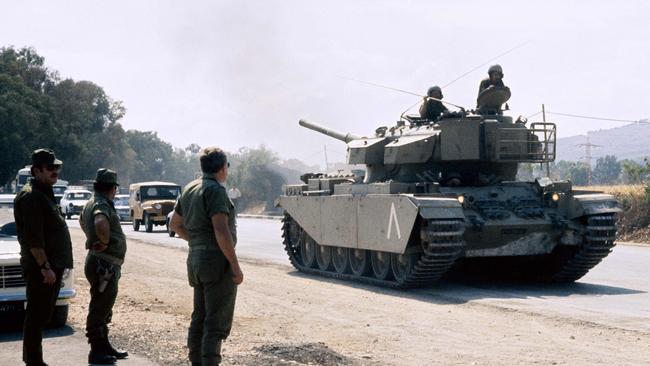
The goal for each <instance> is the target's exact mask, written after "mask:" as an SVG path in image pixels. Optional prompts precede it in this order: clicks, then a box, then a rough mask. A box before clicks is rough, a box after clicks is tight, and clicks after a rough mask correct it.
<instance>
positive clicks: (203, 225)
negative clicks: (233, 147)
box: [171, 147, 244, 366]
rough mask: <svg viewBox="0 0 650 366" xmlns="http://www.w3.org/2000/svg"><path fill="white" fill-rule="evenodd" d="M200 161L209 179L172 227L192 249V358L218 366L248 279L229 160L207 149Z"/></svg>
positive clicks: (191, 193)
mask: <svg viewBox="0 0 650 366" xmlns="http://www.w3.org/2000/svg"><path fill="white" fill-rule="evenodd" d="M200 161H201V171H203V177H202V178H199V179H196V180H194V181H192V182H190V183H189V184H188V185H187V186H185V188H184V189H183V193H182V194H181V197H180V198H179V199H178V203H177V204H176V208H175V209H174V215H173V216H172V222H171V227H172V229H173V230H174V231H175V232H176V233H178V235H179V236H180V237H181V238H183V239H185V240H187V241H188V246H189V254H188V257H187V276H188V279H189V282H190V286H192V288H193V289H194V311H193V312H192V320H191V323H190V329H189V332H188V337H187V345H188V347H189V358H190V361H191V362H192V365H193V366H201V365H203V366H207V365H210V366H215V365H218V364H219V363H220V362H221V342H222V341H223V340H224V339H226V337H228V335H229V334H230V329H231V328H232V320H233V314H234V310H235V297H236V295H237V286H236V285H239V284H240V283H242V281H243V280H244V275H243V273H242V271H241V269H240V267H239V261H238V260H237V254H236V253H235V244H236V243H237V231H236V230H237V229H236V224H235V220H236V219H235V207H234V206H233V204H232V201H231V200H230V199H229V198H228V194H227V193H226V189H225V182H226V178H227V177H228V166H229V163H228V162H227V160H226V154H225V153H224V152H223V151H222V150H221V149H219V148H216V147H210V148H206V149H204V150H203V152H202V154H201V156H200Z"/></svg>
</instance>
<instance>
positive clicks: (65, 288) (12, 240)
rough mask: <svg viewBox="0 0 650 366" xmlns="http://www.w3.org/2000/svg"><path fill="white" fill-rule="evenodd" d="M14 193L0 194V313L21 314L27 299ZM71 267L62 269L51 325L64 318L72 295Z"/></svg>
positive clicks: (73, 293)
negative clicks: (17, 231)
mask: <svg viewBox="0 0 650 366" xmlns="http://www.w3.org/2000/svg"><path fill="white" fill-rule="evenodd" d="M13 204H14V195H7V194H3V195H0V315H4V314H7V315H9V316H11V315H13V314H23V313H24V310H25V305H26V303H27V296H26V294H25V291H26V287H25V278H24V277H23V271H22V268H21V266H20V244H18V237H17V234H16V224H15V222H14V214H13ZM73 283H74V276H73V271H72V269H65V271H64V272H63V282H62V283H61V290H60V291H59V298H58V299H57V301H56V307H55V308H54V314H53V315H52V320H51V321H50V325H51V326H55V327H62V326H64V325H65V323H66V322H67V321H68V307H69V304H70V299H72V298H73V297H74V296H75V295H76V291H75V289H74V286H73Z"/></svg>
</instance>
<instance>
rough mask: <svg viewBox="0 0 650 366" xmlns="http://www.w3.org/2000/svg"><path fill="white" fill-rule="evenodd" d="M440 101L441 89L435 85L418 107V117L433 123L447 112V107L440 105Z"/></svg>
mask: <svg viewBox="0 0 650 366" xmlns="http://www.w3.org/2000/svg"><path fill="white" fill-rule="evenodd" d="M441 99H442V89H440V87H439V86H437V85H435V86H432V87H430V88H429V90H427V96H426V97H424V102H422V105H421V106H420V117H422V118H426V119H428V120H431V121H435V120H437V119H438V117H440V115H441V114H443V113H445V112H447V111H448V110H447V107H445V106H444V105H443V104H442V102H441V101H440V100H441Z"/></svg>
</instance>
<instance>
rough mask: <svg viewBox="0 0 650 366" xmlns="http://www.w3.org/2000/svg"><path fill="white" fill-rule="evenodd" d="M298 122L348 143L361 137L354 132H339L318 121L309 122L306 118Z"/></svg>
mask: <svg viewBox="0 0 650 366" xmlns="http://www.w3.org/2000/svg"><path fill="white" fill-rule="evenodd" d="M298 124H299V125H301V126H302V127H305V128H308V129H310V130H314V131H316V132H320V133H322V134H323V135H327V136H329V137H333V138H335V139H337V140H341V141H343V142H345V143H346V144H347V143H348V142H350V141H352V140H357V139H360V137H359V136H356V135H353V134H351V133H347V134H344V133H341V132H338V131H334V130H332V129H329V128H327V127H323V126H321V125H319V124H316V123H313V122H309V121H307V120H304V119H301V120H300V121H299V122H298Z"/></svg>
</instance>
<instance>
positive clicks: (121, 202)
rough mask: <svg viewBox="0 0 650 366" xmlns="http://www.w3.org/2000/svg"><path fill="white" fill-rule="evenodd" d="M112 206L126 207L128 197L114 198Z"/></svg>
mask: <svg viewBox="0 0 650 366" xmlns="http://www.w3.org/2000/svg"><path fill="white" fill-rule="evenodd" d="M113 204H114V205H115V206H128V205H129V197H128V196H126V197H115V199H114V200H113Z"/></svg>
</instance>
